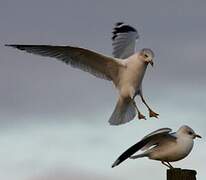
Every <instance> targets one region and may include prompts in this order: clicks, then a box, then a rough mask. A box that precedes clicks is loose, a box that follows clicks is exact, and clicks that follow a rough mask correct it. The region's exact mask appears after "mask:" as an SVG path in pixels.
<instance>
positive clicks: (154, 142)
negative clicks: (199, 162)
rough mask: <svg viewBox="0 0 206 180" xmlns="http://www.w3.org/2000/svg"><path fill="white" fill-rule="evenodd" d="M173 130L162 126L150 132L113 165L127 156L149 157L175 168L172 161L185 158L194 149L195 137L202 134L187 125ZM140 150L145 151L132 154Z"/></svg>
mask: <svg viewBox="0 0 206 180" xmlns="http://www.w3.org/2000/svg"><path fill="white" fill-rule="evenodd" d="M171 131H172V130H171V129H170V128H162V129H158V130H156V131H154V132H152V133H150V134H148V135H147V136H145V137H144V138H143V139H142V140H141V141H139V142H138V143H136V144H134V145H133V146H131V147H130V148H129V149H127V150H126V151H125V152H124V153H123V154H121V155H120V156H119V157H118V158H117V160H116V161H115V162H114V163H113V165H112V167H115V166H117V165H119V164H120V163H122V162H123V161H124V160H126V159H127V158H130V159H137V158H141V157H148V158H149V159H153V160H158V161H161V162H162V164H164V165H165V166H167V167H169V168H173V167H172V165H171V164H170V162H173V161H178V160H181V159H183V158H185V157H186V156H187V155H188V154H189V153H190V152H191V150H192V147H193V143H194V141H193V139H195V138H196V137H198V138H201V136H200V135H198V134H196V133H195V132H194V130H193V129H192V128H190V127H189V126H186V125H184V126H182V127H180V128H179V129H178V131H177V132H173V133H171ZM139 150H142V151H144V152H143V153H141V154H138V155H134V156H132V155H133V154H134V153H136V152H137V151H139Z"/></svg>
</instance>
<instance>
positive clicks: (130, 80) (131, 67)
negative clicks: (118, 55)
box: [118, 54, 147, 97]
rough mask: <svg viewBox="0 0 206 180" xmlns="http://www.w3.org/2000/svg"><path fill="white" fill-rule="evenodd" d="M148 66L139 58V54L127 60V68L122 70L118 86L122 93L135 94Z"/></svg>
mask: <svg viewBox="0 0 206 180" xmlns="http://www.w3.org/2000/svg"><path fill="white" fill-rule="evenodd" d="M146 67H147V66H146V64H145V63H144V62H142V61H140V60H139V59H138V56H137V54H135V55H133V56H131V57H130V58H129V59H128V60H127V61H126V68H125V69H123V70H122V72H121V78H120V83H119V87H118V89H119V90H120V94H124V95H126V94H128V95H129V96H131V97H133V96H134V94H135V93H136V90H137V89H139V88H140V86H141V83H142V80H143V77H144V74H145V70H146Z"/></svg>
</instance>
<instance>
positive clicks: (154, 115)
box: [149, 109, 159, 118]
mask: <svg viewBox="0 0 206 180" xmlns="http://www.w3.org/2000/svg"><path fill="white" fill-rule="evenodd" d="M158 116H159V114H157V113H156V112H154V111H152V110H151V109H149V117H155V118H158Z"/></svg>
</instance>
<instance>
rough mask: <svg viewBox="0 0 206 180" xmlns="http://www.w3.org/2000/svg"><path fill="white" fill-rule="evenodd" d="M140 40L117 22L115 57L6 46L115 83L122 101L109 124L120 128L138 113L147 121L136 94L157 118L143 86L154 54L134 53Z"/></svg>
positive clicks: (59, 48) (146, 51)
mask: <svg viewBox="0 0 206 180" xmlns="http://www.w3.org/2000/svg"><path fill="white" fill-rule="evenodd" d="M137 37H138V33H137V31H136V30H135V29H134V28H133V27H131V26H129V25H125V24H122V23H117V24H116V27H115V28H114V31H113V47H114V52H113V54H114V56H115V57H109V56H106V55H103V54H100V53H97V52H94V51H92V50H88V49H85V48H80V47H73V46H52V45H18V44H8V45H6V46H11V47H14V48H17V49H19V50H23V51H26V52H28V53H33V54H37V55H41V56H48V57H53V58H56V59H58V60H60V61H63V62H64V63H66V64H69V65H71V66H72V67H74V68H79V69H81V70H83V71H86V72H89V73H91V74H93V75H94V76H96V77H99V78H102V79H106V80H110V81H112V82H113V83H114V85H115V87H116V88H117V89H118V91H119V98H118V102H117V104H116V107H115V110H114V112H113V113H112V115H111V117H110V119H109V123H110V124H111V125H119V124H124V123H126V122H129V121H131V120H132V119H134V117H135V116H136V114H137V113H138V117H139V119H143V118H145V116H143V115H142V114H141V113H140V111H139V110H138V108H137V106H136V104H135V101H134V98H135V96H136V95H137V94H139V95H140V96H141V98H142V101H143V102H144V104H145V105H146V106H147V107H148V109H149V112H150V117H157V116H158V114H157V113H155V112H154V111H152V110H151V108H150V107H149V106H148V105H147V103H146V102H145V100H144V98H143V95H142V85H141V84H142V80H143V77H144V74H145V71H146V68H147V65H148V64H151V65H152V66H153V58H154V53H153V52H152V50H150V49H147V48H144V49H142V50H140V51H139V52H137V53H135V52H134V44H135V40H136V38H137ZM125 43H127V45H126V44H125ZM122 53H123V54H122ZM126 57H127V58H126ZM125 58H126V59H125Z"/></svg>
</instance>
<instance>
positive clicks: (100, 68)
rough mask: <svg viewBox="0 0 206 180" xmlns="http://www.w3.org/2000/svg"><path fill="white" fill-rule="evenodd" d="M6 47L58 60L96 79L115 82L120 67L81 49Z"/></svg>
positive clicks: (110, 60)
mask: <svg viewBox="0 0 206 180" xmlns="http://www.w3.org/2000/svg"><path fill="white" fill-rule="evenodd" d="M6 46H11V47H14V48H17V49H19V50H23V51H26V52H28V53H33V54H37V55H41V56H48V57H53V58H57V59H58V60H61V61H63V62H65V63H66V64H69V65H71V66H72V67H74V68H79V69H81V70H83V71H86V72H89V73H90V74H93V75H94V76H96V77H99V78H102V79H107V80H113V81H115V78H116V77H117V73H118V66H119V65H120V63H118V61H116V60H115V59H114V58H111V57H107V56H104V55H101V54H99V53H96V52H94V51H90V50H88V49H83V48H79V47H72V46H50V45H6Z"/></svg>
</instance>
